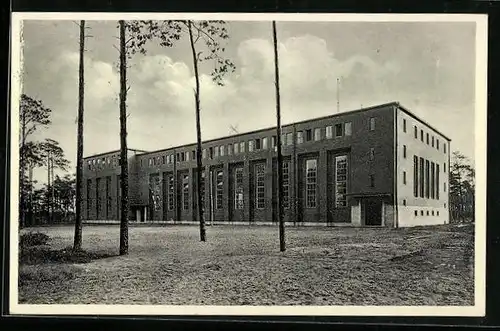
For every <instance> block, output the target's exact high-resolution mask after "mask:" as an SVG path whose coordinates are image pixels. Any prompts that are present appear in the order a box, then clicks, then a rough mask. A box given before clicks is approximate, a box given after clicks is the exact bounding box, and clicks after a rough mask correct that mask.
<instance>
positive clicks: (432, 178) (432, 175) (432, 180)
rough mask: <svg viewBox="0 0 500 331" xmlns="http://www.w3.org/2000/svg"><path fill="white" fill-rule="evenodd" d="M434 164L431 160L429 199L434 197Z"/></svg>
mask: <svg viewBox="0 0 500 331" xmlns="http://www.w3.org/2000/svg"><path fill="white" fill-rule="evenodd" d="M435 182H436V165H435V163H434V162H431V199H434V197H435V196H436V194H435V193H436V187H435V185H436V184H435Z"/></svg>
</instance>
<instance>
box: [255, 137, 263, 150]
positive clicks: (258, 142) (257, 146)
mask: <svg viewBox="0 0 500 331" xmlns="http://www.w3.org/2000/svg"><path fill="white" fill-rule="evenodd" d="M254 147H255V150H256V151H258V150H259V149H261V148H262V145H261V140H260V139H259V138H257V139H255V146H254Z"/></svg>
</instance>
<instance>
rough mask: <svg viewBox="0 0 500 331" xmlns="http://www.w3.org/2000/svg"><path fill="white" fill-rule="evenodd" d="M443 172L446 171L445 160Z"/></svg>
mask: <svg viewBox="0 0 500 331" xmlns="http://www.w3.org/2000/svg"><path fill="white" fill-rule="evenodd" d="M443 172H446V162H445V163H444V164H443Z"/></svg>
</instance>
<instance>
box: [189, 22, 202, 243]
mask: <svg viewBox="0 0 500 331" xmlns="http://www.w3.org/2000/svg"><path fill="white" fill-rule="evenodd" d="M191 24H192V23H191V21H188V28H189V41H190V42H191V52H192V54H193V67H194V77H195V79H196V90H195V93H194V98H195V103H196V140H197V144H196V168H197V170H198V171H197V172H196V197H197V205H198V219H199V221H200V240H201V241H205V240H206V230H205V220H204V219H203V205H202V201H203V200H202V196H201V180H202V176H201V171H202V162H201V153H202V152H201V125H200V77H199V75H198V55H197V54H196V48H195V46H194V40H193V30H192V28H191Z"/></svg>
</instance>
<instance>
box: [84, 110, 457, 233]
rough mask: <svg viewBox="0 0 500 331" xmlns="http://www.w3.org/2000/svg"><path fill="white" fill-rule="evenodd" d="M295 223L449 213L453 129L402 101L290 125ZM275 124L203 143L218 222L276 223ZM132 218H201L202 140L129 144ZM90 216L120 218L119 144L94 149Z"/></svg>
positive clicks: (89, 167)
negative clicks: (149, 146) (141, 146)
mask: <svg viewBox="0 0 500 331" xmlns="http://www.w3.org/2000/svg"><path fill="white" fill-rule="evenodd" d="M281 133H282V134H281V143H282V153H283V167H282V172H283V197H282V203H283V207H284V218H285V222H287V224H295V225H319V224H321V225H332V226H342V225H348V226H349V225H350V226H385V227H403V226H416V225H430V224H445V223H448V221H449V206H448V171H449V160H450V157H449V154H450V139H449V138H447V137H446V136H444V135H443V134H441V133H440V132H438V131H437V130H435V129H434V128H432V127H431V126H430V125H428V124H427V123H425V122H424V121H422V120H420V119H419V118H418V117H416V116H415V115H413V114H412V113H411V112H410V111H408V110H407V109H405V108H404V107H402V106H401V105H400V104H399V103H389V104H384V105H379V106H375V107H370V108H365V109H360V110H355V111H350V112H344V113H339V114H335V115H331V116H327V117H321V118H316V119H312V120H307V121H302V122H297V123H293V124H290V125H286V126H283V127H282V130H281ZM276 140H277V139H276V129H275V128H268V129H263V130H258V131H253V132H249V133H244V134H237V135H233V136H229V137H224V138H220V139H214V140H209V141H204V142H203V143H202V153H203V154H202V162H203V169H202V181H201V183H200V185H201V186H202V200H203V203H202V206H203V210H204V215H205V220H207V222H208V223H213V224H272V223H277V206H278V204H277V201H276V191H277V181H276V177H277V176H276V174H277V171H278V169H277V162H276ZM128 169H129V192H128V193H129V198H130V210H129V219H130V221H131V222H164V223H173V224H177V223H179V224H182V223H196V222H197V199H196V194H197V193H196V192H197V188H196V184H197V183H196V172H197V167H196V144H190V145H184V146H179V147H176V148H169V149H165V150H159V151H153V152H144V151H138V150H129V152H128ZM84 177H85V179H84V185H85V188H84V201H83V205H84V210H85V211H86V213H85V214H84V215H85V216H86V217H85V219H86V222H96V223H97V222H117V221H118V219H119V212H120V185H119V183H120V166H119V151H114V152H110V153H105V154H99V155H94V156H90V157H87V158H85V170H84Z"/></svg>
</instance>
